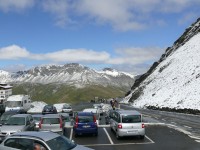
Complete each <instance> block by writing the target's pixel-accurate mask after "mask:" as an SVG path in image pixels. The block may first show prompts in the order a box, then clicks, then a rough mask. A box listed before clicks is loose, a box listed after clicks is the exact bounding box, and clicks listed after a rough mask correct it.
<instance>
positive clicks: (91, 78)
mask: <svg viewBox="0 0 200 150" xmlns="http://www.w3.org/2000/svg"><path fill="white" fill-rule="evenodd" d="M0 81H1V82H9V83H13V82H15V83H16V82H19V83H24V82H28V83H42V84H48V83H65V84H68V85H76V86H77V87H82V86H84V85H88V84H99V85H104V86H107V85H112V86H118V87H120V86H122V87H129V88H130V87H131V86H132V84H133V83H134V76H133V75H131V74H128V73H123V72H118V71H116V70H113V69H111V68H105V69H104V70H103V71H95V70H93V69H90V68H88V67H85V66H82V65H80V64H76V63H71V64H66V65H46V66H41V67H35V68H33V69H30V70H27V71H19V72H17V73H13V74H10V73H8V72H5V71H0Z"/></svg>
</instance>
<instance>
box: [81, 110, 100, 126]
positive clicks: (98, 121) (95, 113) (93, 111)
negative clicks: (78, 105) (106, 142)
mask: <svg viewBox="0 0 200 150" xmlns="http://www.w3.org/2000/svg"><path fill="white" fill-rule="evenodd" d="M83 112H92V113H93V114H94V115H95V118H96V122H97V125H99V124H100V120H101V116H100V113H99V110H98V109H97V108H85V109H83Z"/></svg>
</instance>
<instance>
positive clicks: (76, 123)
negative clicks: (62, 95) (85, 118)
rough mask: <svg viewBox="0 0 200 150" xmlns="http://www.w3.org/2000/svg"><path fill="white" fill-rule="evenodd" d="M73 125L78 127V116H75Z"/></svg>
mask: <svg viewBox="0 0 200 150" xmlns="http://www.w3.org/2000/svg"><path fill="white" fill-rule="evenodd" d="M74 127H75V128H78V117H76V122H75V125H74Z"/></svg>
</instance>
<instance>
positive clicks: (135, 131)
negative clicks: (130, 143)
mask: <svg viewBox="0 0 200 150" xmlns="http://www.w3.org/2000/svg"><path fill="white" fill-rule="evenodd" d="M137 132H138V131H137V130H134V131H128V132H127V133H137Z"/></svg>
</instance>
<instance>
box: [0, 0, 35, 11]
mask: <svg viewBox="0 0 200 150" xmlns="http://www.w3.org/2000/svg"><path fill="white" fill-rule="evenodd" d="M33 5H34V0H0V10H2V11H3V12H10V11H17V12H21V11H22V10H25V9H28V8H30V7H32V6H33Z"/></svg>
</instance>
